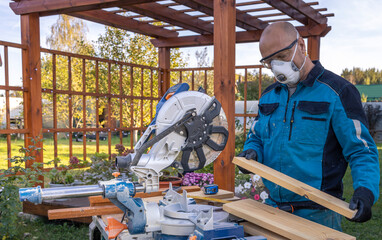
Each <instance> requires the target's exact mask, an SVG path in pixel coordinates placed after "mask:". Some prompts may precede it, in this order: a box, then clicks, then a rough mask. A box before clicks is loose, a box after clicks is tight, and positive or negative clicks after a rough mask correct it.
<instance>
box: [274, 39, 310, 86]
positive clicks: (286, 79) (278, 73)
mask: <svg viewBox="0 0 382 240" xmlns="http://www.w3.org/2000/svg"><path fill="white" fill-rule="evenodd" d="M297 39H298V35H297ZM297 47H298V43H296V48H295V49H294V52H293V56H292V59H291V60H290V61H289V62H286V61H280V60H272V61H271V69H272V72H273V74H274V75H275V78H276V80H277V81H278V82H280V83H283V84H288V85H296V83H298V81H299V80H300V71H301V69H302V68H303V67H304V65H305V61H306V55H305V58H304V63H303V64H302V66H301V67H300V68H298V67H297V66H296V64H295V63H294V62H293V59H294V56H295V55H296V51H297Z"/></svg>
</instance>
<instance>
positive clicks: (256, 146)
mask: <svg viewBox="0 0 382 240" xmlns="http://www.w3.org/2000/svg"><path fill="white" fill-rule="evenodd" d="M260 115H261V114H260V111H259V113H258V115H257V117H256V118H255V120H254V121H253V123H252V126H251V129H249V132H248V134H247V140H246V141H245V143H244V149H243V151H246V150H248V149H253V150H255V151H256V152H257V161H258V162H260V163H263V151H264V150H263V142H262V141H261V138H260V136H261V135H260V127H259V124H257V123H258V122H259V121H261V120H260V118H261V116H260Z"/></svg>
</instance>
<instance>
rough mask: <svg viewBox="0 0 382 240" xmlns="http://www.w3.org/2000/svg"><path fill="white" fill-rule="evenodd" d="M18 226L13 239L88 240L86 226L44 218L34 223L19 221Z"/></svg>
mask: <svg viewBox="0 0 382 240" xmlns="http://www.w3.org/2000/svg"><path fill="white" fill-rule="evenodd" d="M19 226H20V227H19V228H17V233H16V237H15V239H31V240H32V239H33V240H36V239H38V240H40V239H41V240H50V239H54V240H67V239H89V225H88V224H77V223H76V224H73V223H71V222H63V221H48V220H46V219H44V218H39V219H37V220H35V221H30V220H24V219H20V222H19Z"/></svg>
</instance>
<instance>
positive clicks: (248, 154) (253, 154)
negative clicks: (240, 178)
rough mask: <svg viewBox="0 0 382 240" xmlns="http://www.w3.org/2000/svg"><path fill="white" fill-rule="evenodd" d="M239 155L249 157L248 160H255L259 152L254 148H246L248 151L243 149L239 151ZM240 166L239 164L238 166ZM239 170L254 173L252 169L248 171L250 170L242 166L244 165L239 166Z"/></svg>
mask: <svg viewBox="0 0 382 240" xmlns="http://www.w3.org/2000/svg"><path fill="white" fill-rule="evenodd" d="M237 156H238V157H245V158H246V159H248V160H250V159H251V160H255V161H257V153H256V151H255V150H253V149H248V150H246V151H243V152H241V153H239V154H238V155H237ZM238 167H239V166H238ZM239 170H240V172H242V173H244V174H250V173H252V172H250V171H248V170H246V169H244V168H242V167H239Z"/></svg>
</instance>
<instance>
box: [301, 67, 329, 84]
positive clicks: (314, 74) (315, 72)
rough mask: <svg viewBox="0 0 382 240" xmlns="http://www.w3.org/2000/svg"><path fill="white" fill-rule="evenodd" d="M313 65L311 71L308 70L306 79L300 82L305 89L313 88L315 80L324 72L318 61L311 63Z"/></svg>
mask: <svg viewBox="0 0 382 240" xmlns="http://www.w3.org/2000/svg"><path fill="white" fill-rule="evenodd" d="M313 63H314V67H313V68H312V70H310V72H309V74H308V76H307V77H306V79H305V80H304V81H301V84H303V85H305V86H307V87H311V86H313V84H314V82H315V81H316V79H318V78H319V77H320V76H321V75H322V73H323V72H324V70H325V68H324V67H323V66H322V65H321V63H320V61H318V60H317V61H313Z"/></svg>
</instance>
